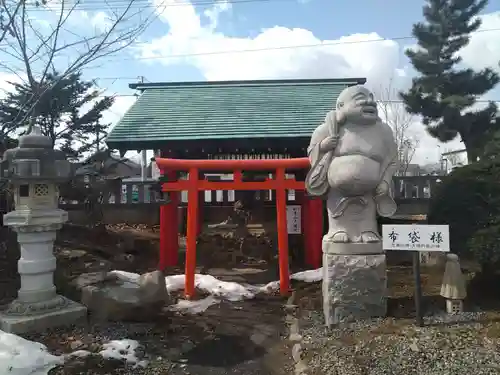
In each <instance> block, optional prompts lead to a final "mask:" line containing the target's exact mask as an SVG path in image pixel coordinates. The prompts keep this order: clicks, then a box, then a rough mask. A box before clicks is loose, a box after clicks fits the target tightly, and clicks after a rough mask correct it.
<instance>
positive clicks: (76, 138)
mask: <svg viewBox="0 0 500 375" xmlns="http://www.w3.org/2000/svg"><path fill="white" fill-rule="evenodd" d="M13 86H14V90H13V91H11V92H10V93H8V95H7V96H6V98H5V99H4V100H2V101H1V102H0V123H1V124H4V127H5V131H4V133H3V134H2V136H3V137H4V138H5V137H7V136H12V135H13V134H14V133H15V132H17V133H19V131H21V132H22V130H23V128H24V127H25V126H26V123H27V121H28V119H31V120H32V121H33V124H35V125H37V126H39V127H40V129H41V131H42V133H43V134H44V135H46V136H48V137H50V138H51V139H52V142H53V145H54V146H55V147H56V148H58V149H60V150H62V151H64V152H66V153H67V155H68V157H70V158H80V157H81V156H82V154H84V153H87V152H94V151H96V150H97V149H98V148H99V147H98V146H99V144H100V142H102V140H103V139H104V138H105V137H106V135H107V131H106V130H107V128H108V124H102V114H103V112H104V111H106V110H107V109H109V108H110V107H111V105H112V104H113V102H114V98H113V97H102V98H101V92H100V90H98V89H96V88H94V82H92V81H84V80H83V79H82V77H81V74H80V73H78V74H71V75H69V76H67V77H60V76H59V75H58V74H57V73H54V74H49V75H47V77H46V79H45V81H44V82H43V84H41V85H39V86H35V89H32V87H33V86H32V85H28V84H22V83H21V84H19V83H16V84H13Z"/></svg>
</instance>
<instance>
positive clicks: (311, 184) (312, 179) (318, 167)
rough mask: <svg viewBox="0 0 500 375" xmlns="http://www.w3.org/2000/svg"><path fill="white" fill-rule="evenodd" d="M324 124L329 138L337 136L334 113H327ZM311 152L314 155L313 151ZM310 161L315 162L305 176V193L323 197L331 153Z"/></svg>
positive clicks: (326, 189) (325, 192)
mask: <svg viewBox="0 0 500 375" xmlns="http://www.w3.org/2000/svg"><path fill="white" fill-rule="evenodd" d="M325 123H326V124H327V125H328V130H329V132H330V136H331V137H335V136H337V135H338V133H339V131H338V123H337V116H336V113H335V111H330V112H328V114H327V115H326V118H325ZM312 152H313V153H314V150H313V151H312ZM317 156H319V155H317ZM312 159H313V160H316V162H315V163H314V164H312V165H311V169H309V172H308V173H307V176H306V180H305V185H306V189H307V192H308V194H309V195H312V196H314V197H325V196H326V195H327V194H328V189H329V188H330V185H329V184H328V168H329V167H330V164H331V162H332V159H333V151H329V152H327V153H326V154H325V155H323V156H322V157H321V158H319V157H313V158H312Z"/></svg>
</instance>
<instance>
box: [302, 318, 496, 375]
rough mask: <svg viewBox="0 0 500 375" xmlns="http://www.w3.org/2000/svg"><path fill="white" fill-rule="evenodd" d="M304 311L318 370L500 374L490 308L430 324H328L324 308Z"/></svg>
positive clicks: (331, 373) (340, 374)
mask: <svg viewBox="0 0 500 375" xmlns="http://www.w3.org/2000/svg"><path fill="white" fill-rule="evenodd" d="M302 315H303V316H302V319H301V333H302V335H303V344H304V347H305V351H304V355H305V359H306V361H307V363H308V365H309V368H310V371H311V372H310V373H311V374H312V375H316V374H318V375H319V374H321V375H364V374H366V375H379V374H380V375H382V374H384V375H389V374H398V375H403V374H404V375H412V374H415V375H417V374H418V375H434V374H435V375H438V374H439V375H455V374H456V375H461V374H467V373H469V374H474V375H483V374H484V375H490V374H491V375H493V374H500V352H499V350H500V323H498V322H497V321H496V320H495V319H493V318H492V316H491V315H490V314H487V313H463V314H460V315H457V316H454V317H451V316H448V315H446V314H438V315H434V316H430V317H426V318H425V326H424V327H417V326H415V324H414V321H412V320H409V319H398V320H395V319H391V318H388V319H378V320H371V321H364V322H356V323H352V324H344V325H341V326H338V327H335V328H333V329H328V330H327V329H326V328H325V327H324V323H323V316H322V314H320V313H318V312H312V311H308V312H303V314H302Z"/></svg>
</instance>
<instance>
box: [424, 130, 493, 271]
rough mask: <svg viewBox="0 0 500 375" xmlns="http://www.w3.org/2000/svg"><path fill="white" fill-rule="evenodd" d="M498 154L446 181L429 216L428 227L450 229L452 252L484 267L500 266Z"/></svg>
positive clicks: (434, 196) (438, 188)
mask: <svg viewBox="0 0 500 375" xmlns="http://www.w3.org/2000/svg"><path fill="white" fill-rule="evenodd" d="M494 140H495V141H496V140H497V139H496V138H495V139H494ZM495 148H496V147H495ZM490 150H493V148H492V147H490V148H489V149H488V151H490ZM495 154H496V152H493V151H492V152H491V153H488V155H484V156H483V158H482V160H480V161H478V162H475V163H472V164H469V165H466V166H464V167H461V168H458V169H456V170H455V171H453V172H452V173H451V174H450V175H449V176H447V177H445V178H443V180H442V182H441V183H440V184H439V185H438V187H437V189H435V190H436V191H435V192H433V194H432V198H431V202H430V206H429V213H428V222H429V224H448V225H449V226H450V246H451V251H452V252H454V253H456V254H458V255H460V256H463V257H466V258H468V259H474V260H476V261H478V262H480V263H481V264H482V265H489V264H490V265H491V264H494V263H496V264H500V241H499V239H500V160H497V158H496V157H494V156H495Z"/></svg>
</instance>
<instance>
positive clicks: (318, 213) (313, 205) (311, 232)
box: [302, 196, 324, 268]
mask: <svg viewBox="0 0 500 375" xmlns="http://www.w3.org/2000/svg"><path fill="white" fill-rule="evenodd" d="M302 207H303V211H304V212H303V218H304V219H303V223H304V248H305V257H306V263H307V264H308V265H309V266H311V267H314V268H320V267H321V261H322V256H323V255H322V254H323V250H322V242H323V222H324V216H323V215H324V213H323V200H322V199H321V198H313V197H309V196H304V198H303V203H302Z"/></svg>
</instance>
